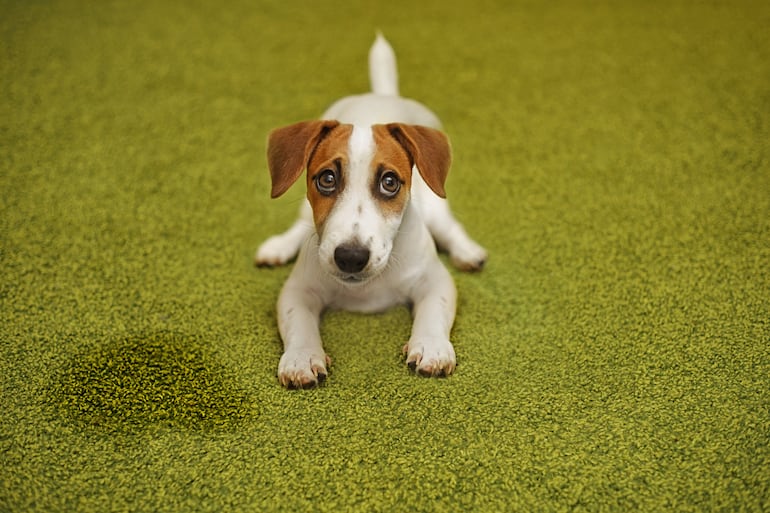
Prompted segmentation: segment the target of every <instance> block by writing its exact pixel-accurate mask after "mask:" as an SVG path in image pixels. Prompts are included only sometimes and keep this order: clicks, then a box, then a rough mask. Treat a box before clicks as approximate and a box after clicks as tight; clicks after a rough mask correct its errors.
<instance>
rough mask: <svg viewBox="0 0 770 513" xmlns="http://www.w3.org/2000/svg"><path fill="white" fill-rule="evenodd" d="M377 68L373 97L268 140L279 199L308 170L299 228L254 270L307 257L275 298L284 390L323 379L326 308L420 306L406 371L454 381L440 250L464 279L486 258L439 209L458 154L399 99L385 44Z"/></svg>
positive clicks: (380, 44)
mask: <svg viewBox="0 0 770 513" xmlns="http://www.w3.org/2000/svg"><path fill="white" fill-rule="evenodd" d="M369 68H370V77H371V82H372V91H373V92H372V93H368V94H363V95H359V96H350V97H346V98H343V99H341V100H339V101H338V102H336V103H335V104H334V105H332V106H331V107H330V108H329V109H328V110H327V111H326V112H325V113H324V115H323V116H322V118H321V120H319V121H306V122H302V123H297V124H295V125H290V126H288V127H284V128H279V129H277V130H274V131H273V132H272V133H271V135H270V139H269V142H268V164H269V167H270V172H271V177H272V182H273V187H272V196H273V197H276V196H279V195H281V194H283V193H284V192H285V191H286V190H287V189H288V188H289V187H290V186H291V185H292V183H293V182H294V181H296V180H297V179H298V177H299V175H300V174H301V173H302V171H303V170H304V169H305V168H307V187H308V201H307V202H305V204H304V205H303V207H302V211H301V213H300V219H298V220H297V222H296V223H295V224H294V225H293V226H292V227H291V228H290V229H289V230H288V231H286V232H285V233H283V234H280V235H276V236H273V237H271V238H270V239H268V240H267V241H265V242H264V243H263V244H262V246H260V248H259V250H258V251H257V255H256V263H257V264H258V265H271V266H272V265H281V264H284V263H286V262H288V261H289V260H291V259H292V258H294V256H296V255H297V253H299V256H298V258H297V262H296V265H295V267H294V269H293V271H292V273H291V275H290V277H289V279H288V280H287V282H286V284H285V285H284V287H283V290H282V291H281V295H280V298H279V300H278V327H279V331H280V333H281V337H282V339H283V342H284V354H283V356H282V357H281V361H280V363H279V366H278V378H279V380H280V382H281V383H282V384H283V385H285V386H287V387H291V388H294V387H303V388H304V387H308V386H313V385H315V384H317V383H318V382H319V381H321V380H323V378H325V377H326V373H327V371H326V366H327V364H328V361H329V360H328V357H327V356H326V354H325V352H324V350H323V347H322V344H321V338H320V335H319V320H320V316H321V314H322V312H323V311H324V310H325V309H326V308H336V309H344V310H352V311H359V312H376V311H382V310H384V309H387V308H389V307H391V306H394V305H396V304H410V305H412V313H413V317H414V324H413V327H412V333H411V337H410V339H409V342H408V343H407V345H406V346H405V352H406V353H407V364H408V365H409V366H410V367H411V368H413V369H415V370H416V371H417V372H419V373H420V374H424V375H432V376H440V375H447V374H450V373H451V372H452V371H453V370H454V367H455V353H454V349H453V347H452V344H451V342H450V341H449V332H450V330H451V328H452V324H453V322H454V316H455V304H456V291H455V287H454V282H453V281H452V278H451V276H450V274H449V272H448V271H447V270H446V269H445V268H444V266H443V265H442V264H441V262H440V260H439V259H438V256H437V254H436V244H437V245H438V246H439V247H441V248H442V249H445V250H446V251H448V252H449V255H450V258H451V260H452V262H453V264H454V265H455V266H457V267H458V268H460V269H462V270H467V271H472V270H479V269H481V267H482V266H483V265H484V262H485V261H486V258H487V255H486V252H485V250H484V249H483V248H482V247H481V246H479V245H478V244H476V243H475V242H474V241H473V240H471V239H470V238H469V237H468V235H467V234H466V233H465V230H464V229H463V227H462V226H461V225H460V224H459V223H458V222H457V221H456V220H455V219H454V217H453V216H452V214H451V212H450V210H449V206H448V204H447V202H446V200H445V199H443V198H444V196H445V193H444V180H445V179H446V174H447V172H448V171H449V165H450V161H451V156H450V149H449V143H448V140H447V139H446V137H445V136H444V135H443V134H442V133H441V132H439V131H438V129H439V128H440V122H439V120H438V118H437V117H436V116H435V115H434V114H433V113H432V112H431V111H430V110H428V109H427V108H426V107H424V106H423V105H421V104H419V103H417V102H415V101H413V100H409V99H405V98H401V97H400V96H398V79H397V71H396V63H395V55H394V53H393V50H392V49H391V47H390V45H389V44H388V43H387V42H386V41H385V40H384V38H382V36H378V37H377V40H376V41H375V43H374V45H373V46H372V48H371V50H370V54H369ZM413 169H417V170H418V172H416V173H413ZM434 240H435V243H434Z"/></svg>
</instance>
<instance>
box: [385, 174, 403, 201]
mask: <svg viewBox="0 0 770 513" xmlns="http://www.w3.org/2000/svg"><path fill="white" fill-rule="evenodd" d="M400 189H401V180H399V179H398V176H396V173H394V172H393V171H388V172H386V173H383V174H382V177H380V194H382V195H383V196H386V197H388V198H392V197H393V196H395V195H396V194H398V191H399V190H400Z"/></svg>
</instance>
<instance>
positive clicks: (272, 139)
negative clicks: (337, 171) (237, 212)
mask: <svg viewBox="0 0 770 513" xmlns="http://www.w3.org/2000/svg"><path fill="white" fill-rule="evenodd" d="M337 125H339V123H338V122H337V121H328V120H315V121H301V122H299V123H295V124H293V125H289V126H285V127H282V128H276V129H275V130H273V131H272V132H270V135H269V136H268V141H267V165H268V168H269V169H270V178H271V180H272V190H271V191H270V196H271V197H273V198H277V197H278V196H280V195H281V194H283V193H284V192H286V191H287V190H288V189H289V187H291V185H292V184H293V183H294V182H296V181H297V178H299V175H301V174H302V171H303V170H304V169H305V167H306V166H307V164H308V161H309V160H310V156H311V155H312V154H313V150H314V149H315V147H316V146H317V145H318V143H319V142H320V141H321V140H322V139H323V138H324V137H325V136H326V134H327V133H328V132H329V131H331V130H332V129H333V128H334V127H336V126H337Z"/></svg>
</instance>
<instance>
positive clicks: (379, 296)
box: [329, 273, 408, 313]
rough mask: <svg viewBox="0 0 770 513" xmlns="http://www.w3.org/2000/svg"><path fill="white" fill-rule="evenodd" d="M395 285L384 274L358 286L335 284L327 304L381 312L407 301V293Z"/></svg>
mask: <svg viewBox="0 0 770 513" xmlns="http://www.w3.org/2000/svg"><path fill="white" fill-rule="evenodd" d="M386 274H388V273H386ZM383 278H385V279H383ZM395 285H396V284H393V283H392V280H391V282H390V283H389V282H388V280H387V277H385V276H381V277H377V278H376V279H374V280H373V281H372V282H371V283H367V284H364V285H361V286H359V287H346V286H344V285H337V286H335V290H333V291H332V294H331V297H330V298H329V299H330V301H329V306H330V307H331V308H333V309H338V310H347V311H351V312H362V313H376V312H382V311H385V310H387V309H389V308H392V307H394V306H396V305H400V304H404V303H406V302H407V301H408V297H407V294H406V293H405V292H403V291H401V290H400V287H397V286H395Z"/></svg>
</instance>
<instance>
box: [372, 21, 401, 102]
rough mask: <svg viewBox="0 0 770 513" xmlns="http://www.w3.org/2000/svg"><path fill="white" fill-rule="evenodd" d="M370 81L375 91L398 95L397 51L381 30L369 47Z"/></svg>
mask: <svg viewBox="0 0 770 513" xmlns="http://www.w3.org/2000/svg"><path fill="white" fill-rule="evenodd" d="M369 81H370V82H371V86H372V92H373V93H375V94H382V95H387V96H398V68H397V67H396V53H395V52H394V51H393V48H392V47H391V46H390V43H388V41H387V40H386V39H385V37H384V36H383V35H382V33H381V32H377V38H376V39H375V40H374V44H373V45H372V47H371V48H370V49H369Z"/></svg>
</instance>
